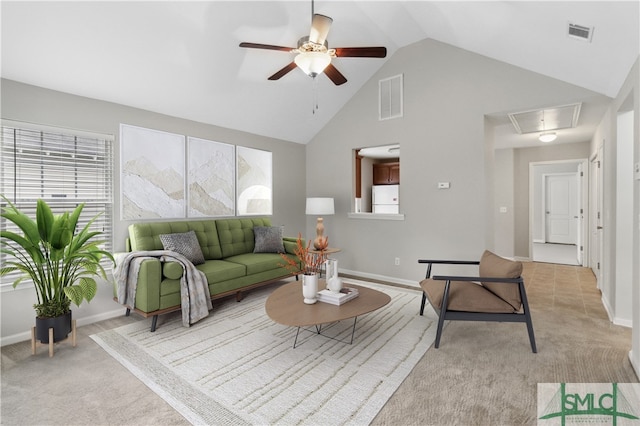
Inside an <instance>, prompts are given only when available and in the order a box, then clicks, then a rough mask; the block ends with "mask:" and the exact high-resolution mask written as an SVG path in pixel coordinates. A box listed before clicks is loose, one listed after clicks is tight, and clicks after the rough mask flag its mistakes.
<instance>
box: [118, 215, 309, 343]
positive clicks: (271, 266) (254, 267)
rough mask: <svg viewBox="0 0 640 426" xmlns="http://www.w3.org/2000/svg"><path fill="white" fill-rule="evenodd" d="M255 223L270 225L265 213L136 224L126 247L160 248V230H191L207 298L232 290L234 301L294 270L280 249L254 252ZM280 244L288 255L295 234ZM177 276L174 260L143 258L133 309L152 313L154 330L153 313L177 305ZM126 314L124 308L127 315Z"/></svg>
mask: <svg viewBox="0 0 640 426" xmlns="http://www.w3.org/2000/svg"><path fill="white" fill-rule="evenodd" d="M257 226H260V227H270V226H271V221H270V219H268V218H248V219H246V218H242V219H240V218H237V219H236V218H234V219H215V220H214V219H211V220H187V221H172V222H144V223H135V224H132V225H130V226H129V238H128V241H127V249H128V250H129V251H148V250H163V249H164V246H163V243H162V241H161V239H160V235H162V234H175V233H184V232H189V231H194V232H195V234H196V236H197V239H198V243H199V245H200V248H201V249H202V254H203V255H204V263H202V264H199V265H196V268H198V269H199V270H200V271H202V272H204V273H205V275H206V277H207V281H208V284H209V291H210V293H211V299H219V298H222V297H226V296H230V295H235V296H236V299H237V301H241V300H242V298H243V292H246V291H247V290H250V289H253V288H256V287H258V286H262V285H265V284H269V283H272V282H275V281H278V280H281V279H282V278H286V277H290V276H292V275H293V274H292V273H291V272H289V271H288V270H287V269H285V268H284V267H282V266H281V265H282V264H284V263H285V262H284V260H283V259H282V257H281V256H280V254H278V253H254V247H255V237H254V231H253V229H254V227H257ZM283 247H284V249H285V252H286V253H288V255H292V254H293V253H294V250H295V247H296V238H288V237H284V238H283ZM181 277H182V267H181V265H180V264H179V263H177V262H166V263H162V262H161V261H160V260H159V259H147V260H144V261H143V262H142V265H141V267H140V272H139V274H138V280H137V287H136V293H135V294H136V297H135V308H134V311H135V312H137V313H138V314H140V315H142V316H144V317H153V320H152V325H151V331H155V328H156V324H157V319H158V315H162V314H166V313H169V312H173V311H178V310H180V309H181V305H180V303H181V300H180V278H181ZM296 279H297V276H296ZM116 291H117V290H116V288H115V287H114V292H116ZM114 294H115V293H114ZM116 300H117V298H116ZM129 313H130V309H129V308H127V313H126V314H127V315H129Z"/></svg>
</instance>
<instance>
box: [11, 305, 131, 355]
mask: <svg viewBox="0 0 640 426" xmlns="http://www.w3.org/2000/svg"><path fill="white" fill-rule="evenodd" d="M123 315H124V307H121V308H118V309H117V310H113V311H108V312H102V313H99V314H96V315H91V316H88V317H84V318H78V319H76V326H77V327H81V326H83V325H88V324H93V323H94V322H98V321H104V320H107V319H111V318H115V317H118V316H123ZM34 324H35V319H34ZM27 340H31V330H28V331H25V332H24V333H17V334H12V335H11V336H3V337H1V338H0V346H6V345H12V344H14V343H18V342H24V341H27Z"/></svg>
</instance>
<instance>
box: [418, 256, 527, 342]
mask: <svg viewBox="0 0 640 426" xmlns="http://www.w3.org/2000/svg"><path fill="white" fill-rule="evenodd" d="M418 262H419V263H426V264H427V274H426V278H425V279H424V280H422V281H421V282H420V287H422V290H423V294H422V305H421V306H420V315H422V314H423V313H424V307H425V302H426V301H427V299H428V300H429V303H431V306H433V309H434V310H435V311H436V313H437V314H438V317H439V318H438V330H437V334H436V341H435V347H436V348H437V347H438V346H440V337H441V335H442V327H443V326H444V321H445V320H458V321H499V322H524V323H526V324H527V330H528V331H529V341H530V343H531V350H532V351H533V352H534V353H535V352H537V349H536V340H535V336H534V334H533V323H532V322H531V313H530V311H529V303H528V302H527V294H526V293H525V289H524V280H523V279H522V276H521V274H522V263H521V262H517V261H512V260H509V259H505V258H502V257H500V256H497V255H495V254H494V253H491V252H490V251H485V252H484V254H483V255H482V258H481V259H480V261H463V260H424V259H421V260H418ZM434 264H448V265H479V267H478V276H473V277H472V276H469V277H467V276H442V275H440V276H438V275H436V276H434V277H433V278H432V277H431V267H432V265H434Z"/></svg>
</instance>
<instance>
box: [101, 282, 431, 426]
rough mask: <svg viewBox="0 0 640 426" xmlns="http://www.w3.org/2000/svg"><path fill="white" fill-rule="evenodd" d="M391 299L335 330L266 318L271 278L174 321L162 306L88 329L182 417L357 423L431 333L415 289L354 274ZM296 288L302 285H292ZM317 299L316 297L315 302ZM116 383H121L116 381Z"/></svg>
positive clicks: (385, 395)
mask: <svg viewBox="0 0 640 426" xmlns="http://www.w3.org/2000/svg"><path fill="white" fill-rule="evenodd" d="M357 284H359V285H366V286H369V287H372V288H375V289H377V290H380V291H382V292H384V293H387V294H389V295H390V296H391V302H390V303H389V304H388V305H387V306H385V307H383V308H381V309H379V310H377V311H374V312H371V313H369V314H366V315H363V316H361V317H359V318H358V320H357V326H356V331H355V339H354V342H353V344H348V343H344V342H342V341H339V340H336V339H341V340H343V339H347V340H348V339H349V338H350V337H351V330H352V325H353V321H344V322H340V323H338V324H337V325H336V326H334V327H333V329H331V330H330V331H333V332H334V333H335V334H334V336H333V337H335V339H331V338H326V337H325V336H320V335H317V334H314V333H312V332H307V331H304V330H303V331H301V332H300V333H301V334H300V336H299V337H298V346H296V348H295V349H294V348H293V342H294V338H295V334H296V328H294V327H287V326H283V325H280V324H277V323H274V322H273V321H272V320H271V319H269V317H268V316H267V314H266V313H265V309H264V304H265V300H266V298H267V296H268V295H269V294H270V293H271V292H272V291H273V290H274V287H273V286H272V287H268V288H263V289H260V290H256V291H252V292H250V293H249V294H247V296H246V298H245V299H244V300H243V301H242V302H240V303H237V302H235V300H230V299H229V300H225V301H222V302H218V303H217V304H214V310H213V311H212V313H211V314H210V315H209V317H207V318H205V319H204V320H201V321H200V322H198V323H196V324H194V325H192V326H191V327H190V328H185V327H183V326H182V322H181V319H180V316H179V314H178V315H169V316H168V318H166V319H165V320H164V322H161V323H160V325H159V327H158V329H157V330H156V332H154V333H151V332H150V331H149V320H145V321H137V322H136V323H133V324H129V325H126V326H122V327H119V328H116V329H113V330H109V331H105V332H101V333H99V334H95V335H92V336H91V338H92V339H93V340H95V341H96V342H97V343H98V344H99V345H100V346H102V348H104V349H105V350H106V351H107V352H108V353H109V354H110V355H111V356H113V357H114V358H115V359H117V360H118V361H119V362H120V363H122V365H124V366H125V367H126V368H127V369H129V370H130V371H131V373H133V374H134V375H135V376H136V377H137V378H138V379H140V380H141V381H142V382H144V383H145V384H146V385H147V386H148V387H149V388H150V389H152V390H153V391H154V392H156V393H157V394H158V395H159V396H160V397H162V398H163V399H164V400H165V401H167V402H168V403H169V404H170V405H171V406H172V407H174V408H175V409H176V410H177V411H178V412H179V413H180V414H182V415H183V416H184V417H185V418H186V419H187V420H188V421H189V422H191V423H192V424H215V425H225V424H228V425H240V424H251V425H275V424H283V425H294V424H296V425H297V424H302V425H345V424H346V425H366V424H369V423H370V422H371V421H372V420H373V418H374V417H375V416H376V414H377V413H378V412H379V411H380V409H381V408H382V407H383V405H384V404H385V403H386V401H387V400H388V399H389V397H390V396H391V395H392V394H393V393H394V392H395V390H396V389H397V388H398V386H399V385H400V384H401V383H402V381H403V380H404V379H405V378H406V377H407V375H408V374H409V373H410V372H411V370H412V369H413V367H414V366H415V365H416V363H417V362H418V361H419V360H420V358H421V357H422V356H423V355H424V354H425V352H426V351H427V349H429V347H430V346H431V345H432V343H433V341H434V339H435V328H436V326H435V317H434V316H433V314H432V315H427V313H426V312H425V316H420V315H419V314H418V311H419V308H420V298H421V292H419V291H417V290H410V289H406V290H405V289H403V288H397V287H391V286H386V285H376V284H371V283H363V282H359V281H358V282H357ZM300 296H301V298H302V294H301V295H300ZM318 303H320V302H318ZM123 391H124V392H126V384H123Z"/></svg>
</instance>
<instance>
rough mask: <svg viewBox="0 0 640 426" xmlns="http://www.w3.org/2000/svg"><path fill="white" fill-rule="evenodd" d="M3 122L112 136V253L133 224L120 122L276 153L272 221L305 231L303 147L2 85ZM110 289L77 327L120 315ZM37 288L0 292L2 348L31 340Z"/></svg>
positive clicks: (103, 289)
mask: <svg viewBox="0 0 640 426" xmlns="http://www.w3.org/2000/svg"><path fill="white" fill-rule="evenodd" d="M1 89H2V110H1V111H2V118H5V119H12V120H19V121H26V122H31V123H38V124H43V125H50V126H58V127H64V128H71V129H78V130H87V131H92V132H99V133H105V134H111V135H114V136H115V138H116V144H115V159H116V169H115V176H114V178H115V182H114V196H115V203H116V206H115V208H114V212H115V213H114V215H115V217H114V238H115V241H114V250H115V251H123V250H124V239H125V238H126V236H127V226H128V225H129V223H130V222H126V221H121V220H119V213H118V212H119V211H120V208H119V205H120V204H119V203H120V191H119V188H120V182H119V165H120V158H119V153H120V149H119V144H118V135H119V126H120V123H126V124H131V125H135V126H141V127H147V128H150V129H157V130H163V131H167V132H173V133H178V134H183V135H187V136H195V137H199V138H203V139H209V140H213V141H218V142H225V143H229V144H233V145H240V146H246V147H252V148H258V149H264V150H267V151H271V152H273V216H272V217H271V219H272V222H273V223H274V224H282V225H284V227H285V234H286V235H292V236H295V235H297V234H298V232H299V231H303V230H304V229H305V226H306V221H305V220H306V219H305V216H304V207H305V190H306V188H305V180H304V176H305V146H304V145H300V144H296V143H292V142H286V141H282V140H277V139H272V138H266V137H263V136H258V135H253V134H250V133H245V132H239V131H235V130H230V129H225V128H221V127H217V126H211V125H207V124H203V123H197V122H193V121H188V120H184V119H180V118H176V117H169V116H166V115H161V114H157V113H153V112H149V111H144V110H140V109H136V108H131V107H127V106H124V105H118V104H114V103H109V102H103V101H100V100H96V99H89V98H84V97H79V96H74V95H70V94H66V93H61V92H56V91H52V90H47V89H42V88H39V87H35V86H30V85H26V84H22V83H18V82H15V81H11V80H6V79H3V80H2V87H1ZM112 297H113V296H112V290H111V286H110V284H107V283H104V284H103V285H101V286H100V288H99V293H98V295H97V296H96V298H95V299H94V300H93V301H91V303H89V304H86V303H85V304H84V305H82V306H81V307H80V308H77V307H74V318H76V319H77V320H78V324H83V323H88V322H93V321H95V320H100V319H104V318H107V317H109V316H113V315H114V314H115V313H119V314H122V313H124V310H123V309H122V308H120V307H119V305H118V304H116V303H115V302H114V301H113V300H112ZM34 302H35V295H34V293H33V289H31V288H30V287H28V288H25V289H17V290H13V289H4V290H3V291H2V301H1V307H2V334H1V336H2V343H3V344H6V343H11V342H12V341H18V340H24V339H27V338H29V334H28V333H29V330H30V328H31V326H32V325H33V323H34V319H33V318H34V313H33V309H32V305H33V303H34Z"/></svg>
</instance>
